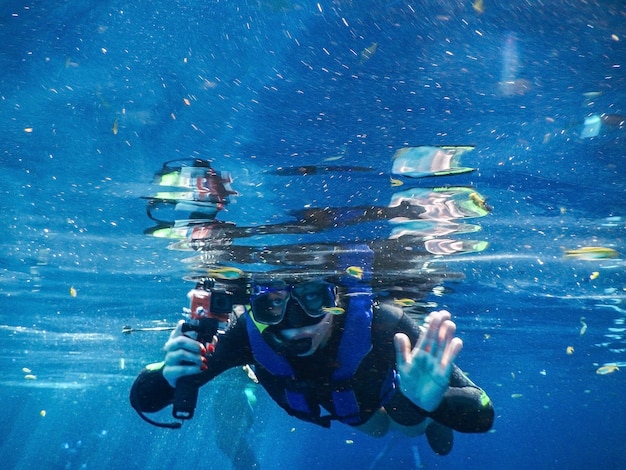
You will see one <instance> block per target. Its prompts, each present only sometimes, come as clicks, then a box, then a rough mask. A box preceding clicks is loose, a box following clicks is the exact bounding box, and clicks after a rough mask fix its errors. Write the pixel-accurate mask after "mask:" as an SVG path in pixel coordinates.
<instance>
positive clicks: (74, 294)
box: [70, 286, 78, 297]
mask: <svg viewBox="0 0 626 470" xmlns="http://www.w3.org/2000/svg"><path fill="white" fill-rule="evenodd" d="M77 295H78V292H76V289H75V288H74V286H72V287H70V297H76V296H77Z"/></svg>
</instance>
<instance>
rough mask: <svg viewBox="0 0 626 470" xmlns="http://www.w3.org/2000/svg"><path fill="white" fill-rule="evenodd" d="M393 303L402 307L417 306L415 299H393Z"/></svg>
mask: <svg viewBox="0 0 626 470" xmlns="http://www.w3.org/2000/svg"><path fill="white" fill-rule="evenodd" d="M393 303H394V304H396V305H398V306H400V307H411V306H412V305H415V300H413V299H393Z"/></svg>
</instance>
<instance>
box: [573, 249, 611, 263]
mask: <svg viewBox="0 0 626 470" xmlns="http://www.w3.org/2000/svg"><path fill="white" fill-rule="evenodd" d="M565 257H566V258H576V259H581V260H585V261H593V260H597V259H611V258H617V257H619V253H618V252H617V251H616V250H614V249H613V248H606V247H603V246H583V247H582V248H577V249H575V250H565Z"/></svg>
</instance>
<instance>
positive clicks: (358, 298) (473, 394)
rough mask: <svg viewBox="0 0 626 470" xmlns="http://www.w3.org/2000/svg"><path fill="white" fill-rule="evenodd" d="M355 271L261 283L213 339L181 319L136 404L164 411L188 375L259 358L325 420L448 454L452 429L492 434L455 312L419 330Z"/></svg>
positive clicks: (285, 402) (271, 388)
mask: <svg viewBox="0 0 626 470" xmlns="http://www.w3.org/2000/svg"><path fill="white" fill-rule="evenodd" d="M346 279H348V280H347V282H338V283H331V282H328V281H326V280H324V279H310V280H305V281H304V282H297V283H295V282H294V283H287V282H285V281H284V280H280V281H276V280H261V279H257V280H253V281H252V285H251V295H250V303H249V306H248V308H247V310H246V312H245V313H244V314H243V315H242V316H241V317H240V318H238V319H237V320H236V322H234V324H232V325H231V327H230V328H229V329H228V330H227V331H226V332H225V333H224V334H223V335H220V338H219V341H218V342H217V343H216V344H214V345H211V347H210V348H208V347H207V346H206V345H203V344H201V343H199V342H197V341H195V340H193V339H191V338H189V337H187V336H185V335H184V334H183V331H182V322H181V323H179V324H178V326H177V328H176V329H175V330H174V331H173V332H172V334H171V335H170V338H169V340H168V341H167V342H166V344H165V348H164V349H165V360H164V361H163V362H162V363H160V364H158V365H153V366H151V367H147V368H146V369H144V370H143V371H142V372H141V373H140V374H139V376H138V377H137V379H136V380H135V383H134V384H133V387H132V390H131V395H130V401H131V404H132V406H133V407H134V408H135V409H136V410H137V411H138V412H139V413H140V414H143V413H144V412H154V411H158V410H161V409H163V408H165V407H166V406H168V405H170V404H172V403H173V400H174V395H175V390H176V385H177V382H178V381H179V380H180V379H181V378H183V377H184V378H185V379H189V378H193V380H194V381H195V383H196V385H197V386H201V385H203V384H205V383H207V382H209V381H211V380H212V379H214V378H215V377H216V376H218V375H220V374H221V373H223V372H224V371H226V370H228V369H230V368H233V367H237V366H243V365H245V364H252V365H253V366H254V371H255V373H256V376H257V377H258V381H259V383H260V384H261V385H262V386H263V387H264V388H265V389H266V390H267V392H268V393H269V395H270V396H271V397H272V398H273V399H274V401H275V402H276V403H277V404H278V405H280V406H281V407H282V408H283V409H284V410H285V411H287V413H289V414H290V415H292V416H295V417H297V418H299V419H302V420H304V421H308V422H312V423H315V424H318V425H320V426H324V427H330V425H331V422H332V421H334V420H336V421H340V422H342V423H345V424H347V425H349V426H353V427H355V428H357V429H359V430H361V431H363V432H365V433H367V434H369V435H372V436H383V435H385V434H386V433H387V432H389V431H391V430H400V431H401V432H403V433H404V434H406V435H409V436H417V435H420V434H424V433H425V434H426V437H427V439H428V442H429V444H430V446H431V448H432V449H433V450H434V451H435V452H436V453H438V454H440V455H445V454H447V453H449V452H450V450H451V449H452V442H453V436H452V430H456V431H459V432H468V433H481V432H486V431H488V430H489V429H490V428H491V426H492V423H493V419H494V410H493V406H492V404H491V401H490V400H489V398H488V397H487V395H486V393H485V392H484V391H483V390H481V389H480V388H479V387H477V386H476V385H475V384H473V383H472V382H471V381H470V380H469V379H468V378H467V377H466V376H465V375H464V374H463V372H462V371H461V370H460V369H459V368H458V367H457V366H456V365H454V360H455V358H456V357H457V355H458V354H459V352H460V350H461V348H462V342H461V340H460V339H459V338H457V337H455V331H456V325H455V324H454V323H453V322H452V320H451V315H450V313H449V312H447V311H437V312H432V313H430V315H428V317H427V319H426V323H425V326H424V327H423V329H420V327H419V326H418V325H417V323H416V322H415V321H413V320H412V319H411V318H410V317H409V316H408V315H407V314H405V313H404V312H403V310H402V309H401V308H400V307H398V306H395V305H393V302H389V301H385V302H374V299H373V295H372V292H371V289H370V288H368V287H367V286H366V285H364V284H363V283H361V282H358V281H357V282H353V281H354V278H350V276H344V281H345V280H346ZM411 345H414V347H413V349H411ZM322 409H323V410H325V413H324V414H322Z"/></svg>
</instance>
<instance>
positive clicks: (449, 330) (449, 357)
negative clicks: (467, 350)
mask: <svg viewBox="0 0 626 470" xmlns="http://www.w3.org/2000/svg"><path fill="white" fill-rule="evenodd" d="M451 318H452V315H451V314H450V312H448V311H446V310H440V311H437V312H432V313H431V314H430V315H428V318H427V320H426V324H427V327H428V328H427V330H426V332H425V333H424V334H422V335H421V336H420V339H419V341H418V343H417V345H416V350H422V351H425V352H427V353H428V354H430V355H431V356H432V357H433V358H434V359H435V360H436V361H437V362H438V363H439V364H440V365H441V367H443V368H448V367H451V365H452V363H453V362H454V361H455V359H456V357H457V356H458V355H459V353H460V352H461V349H462V348H463V341H461V339H460V338H456V337H455V336H454V335H455V334H456V324H455V323H454V322H453V321H452V320H451ZM416 353H417V351H414V354H416Z"/></svg>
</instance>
